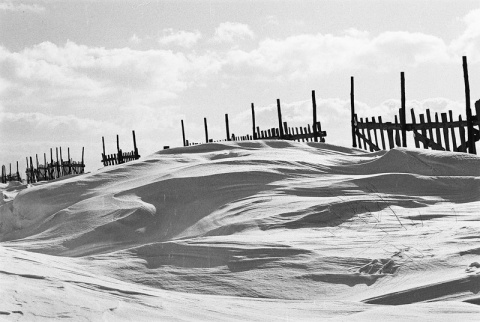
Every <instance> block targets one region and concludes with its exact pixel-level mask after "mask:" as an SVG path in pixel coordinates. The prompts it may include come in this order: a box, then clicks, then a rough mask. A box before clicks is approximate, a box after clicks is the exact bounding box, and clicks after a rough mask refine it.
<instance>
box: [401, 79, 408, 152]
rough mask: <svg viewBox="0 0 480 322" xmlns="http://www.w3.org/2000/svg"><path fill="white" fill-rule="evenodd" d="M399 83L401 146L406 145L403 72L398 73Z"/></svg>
mask: <svg viewBox="0 0 480 322" xmlns="http://www.w3.org/2000/svg"><path fill="white" fill-rule="evenodd" d="M400 83H401V98H402V99H401V102H402V108H401V109H400V126H401V128H402V147H404V148H406V147H407V125H406V123H407V120H406V108H405V73H404V72H401V73H400Z"/></svg>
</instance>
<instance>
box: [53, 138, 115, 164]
mask: <svg viewBox="0 0 480 322" xmlns="http://www.w3.org/2000/svg"><path fill="white" fill-rule="evenodd" d="M102 146H103V153H102V161H103V165H104V166H106V165H107V161H106V154H105V138H104V137H103V136H102ZM51 152H52V150H51V149H50V153H51ZM52 163H53V159H52Z"/></svg>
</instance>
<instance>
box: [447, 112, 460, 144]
mask: <svg viewBox="0 0 480 322" xmlns="http://www.w3.org/2000/svg"><path fill="white" fill-rule="evenodd" d="M448 116H449V118H450V123H453V114H452V111H451V110H449V111H448ZM450 131H451V133H452V149H453V152H458V149H457V139H456V137H455V127H454V126H453V125H452V126H450Z"/></svg>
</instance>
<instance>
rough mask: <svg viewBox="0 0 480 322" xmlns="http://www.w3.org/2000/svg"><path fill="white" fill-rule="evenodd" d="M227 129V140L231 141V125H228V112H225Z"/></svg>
mask: <svg viewBox="0 0 480 322" xmlns="http://www.w3.org/2000/svg"><path fill="white" fill-rule="evenodd" d="M225 131H226V134H227V141H231V138H230V127H229V126H228V114H225Z"/></svg>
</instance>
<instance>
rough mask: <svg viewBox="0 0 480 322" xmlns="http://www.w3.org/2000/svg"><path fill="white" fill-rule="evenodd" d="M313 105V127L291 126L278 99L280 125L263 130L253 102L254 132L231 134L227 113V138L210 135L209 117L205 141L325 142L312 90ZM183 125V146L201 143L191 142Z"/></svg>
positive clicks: (205, 125)
mask: <svg viewBox="0 0 480 322" xmlns="http://www.w3.org/2000/svg"><path fill="white" fill-rule="evenodd" d="M312 106H313V122H312V127H310V124H308V125H307V126H305V127H289V126H288V123H287V122H283V121H282V109H281V105H280V99H277V116H278V127H273V128H270V129H264V130H261V129H260V127H259V126H256V123H255V106H254V103H252V104H251V109H252V132H251V133H248V134H245V135H235V134H230V126H229V121H228V114H225V131H226V137H225V139H220V140H213V139H210V138H209V136H208V125H207V118H204V119H203V122H204V127H205V142H206V143H209V142H223V141H245V140H260V139H262V140H293V141H300V140H301V141H314V142H325V137H326V136H327V132H326V131H322V127H321V123H320V122H319V121H317V104H316V100H315V91H312ZM181 125H182V137H183V146H191V145H197V144H200V143H195V142H191V141H189V140H187V139H186V137H185V126H184V123H183V120H181Z"/></svg>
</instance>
